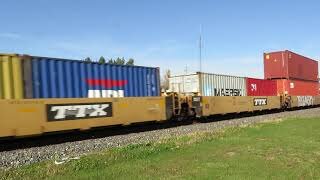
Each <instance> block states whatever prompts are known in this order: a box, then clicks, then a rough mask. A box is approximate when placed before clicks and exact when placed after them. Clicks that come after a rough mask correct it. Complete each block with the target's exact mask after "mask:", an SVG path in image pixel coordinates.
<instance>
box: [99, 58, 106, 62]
mask: <svg viewBox="0 0 320 180" xmlns="http://www.w3.org/2000/svg"><path fill="white" fill-rule="evenodd" d="M99 63H100V64H105V63H106V59H105V58H104V57H103V56H101V57H100V59H99Z"/></svg>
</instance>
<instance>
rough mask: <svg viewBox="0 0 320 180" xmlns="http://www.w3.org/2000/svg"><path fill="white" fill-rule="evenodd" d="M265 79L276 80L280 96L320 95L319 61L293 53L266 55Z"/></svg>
mask: <svg viewBox="0 0 320 180" xmlns="http://www.w3.org/2000/svg"><path fill="white" fill-rule="evenodd" d="M264 75H265V79H273V80H276V83H277V94H278V95H283V94H287V95H305V96H307V95H318V94H319V92H318V91H319V82H318V61H315V60H313V59H310V58H307V57H304V56H301V55H299V54H296V53H293V52H291V51H288V50H285V51H278V52H271V53H265V54H264Z"/></svg>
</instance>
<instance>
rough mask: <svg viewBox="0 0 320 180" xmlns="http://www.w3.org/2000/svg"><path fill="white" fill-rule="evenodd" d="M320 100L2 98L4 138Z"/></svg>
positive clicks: (0, 128)
mask: <svg viewBox="0 0 320 180" xmlns="http://www.w3.org/2000/svg"><path fill="white" fill-rule="evenodd" d="M315 105H320V96H287V97H280V96H255V97H252V96H251V97H250V96H235V97H232V96H228V97H213V96H211V97H210V96H189V97H183V98H181V97H180V98H175V96H173V95H170V96H166V97H165V96H163V97H137V98H135V97H127V98H98V99H90V98H84V99H73V98H68V99H63V98H62V99H22V100H0V109H1V111H0V117H1V118H0V123H1V126H0V138H4V137H25V136H35V135H41V134H45V133H49V132H64V131H68V130H87V129H90V128H94V127H105V126H111V125H129V124H131V123H139V122H148V121H173V120H176V119H179V120H182V119H185V118H190V117H191V118H194V117H198V118H201V117H208V116H211V115H217V114H229V113H241V112H255V111H264V110H272V109H283V108H285V109H290V108H295V107H311V106H315Z"/></svg>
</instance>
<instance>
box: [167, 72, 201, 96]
mask: <svg viewBox="0 0 320 180" xmlns="http://www.w3.org/2000/svg"><path fill="white" fill-rule="evenodd" d="M199 86H200V82H199V75H198V74H189V75H182V76H173V77H170V78H169V90H170V91H172V92H177V93H199V92H200V87H199Z"/></svg>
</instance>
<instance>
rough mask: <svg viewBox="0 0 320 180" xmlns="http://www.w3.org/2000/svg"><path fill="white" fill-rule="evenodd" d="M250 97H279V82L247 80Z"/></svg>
mask: <svg viewBox="0 0 320 180" xmlns="http://www.w3.org/2000/svg"><path fill="white" fill-rule="evenodd" d="M247 95H248V96H277V82H276V81H274V80H265V79H254V78H247Z"/></svg>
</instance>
